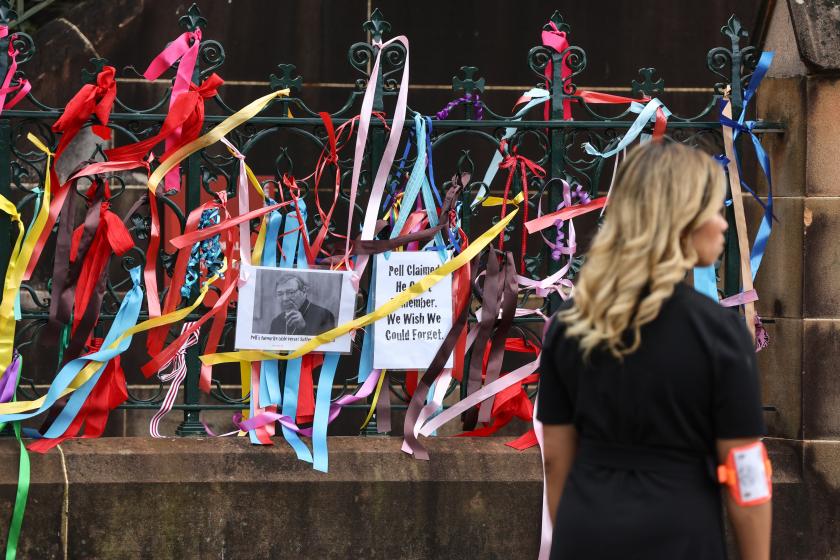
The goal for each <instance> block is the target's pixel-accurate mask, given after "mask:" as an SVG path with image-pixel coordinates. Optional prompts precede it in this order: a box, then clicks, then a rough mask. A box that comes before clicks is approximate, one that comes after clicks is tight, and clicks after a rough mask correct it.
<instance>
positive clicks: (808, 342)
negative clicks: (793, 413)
mask: <svg viewBox="0 0 840 560" xmlns="http://www.w3.org/2000/svg"><path fill="white" fill-rule="evenodd" d="M803 348H806V349H807V351H805V352H804V353H803V359H802V369H803V372H802V377H803V380H802V397H803V399H802V400H803V403H802V407H803V411H802V412H803V414H802V423H803V429H802V430H803V433H804V436H805V437H806V438H807V439H822V438H832V439H837V438H840V384H838V383H837V356H838V354H840V320H836V319H832V320H807V319H806V320H805V328H804V332H803Z"/></svg>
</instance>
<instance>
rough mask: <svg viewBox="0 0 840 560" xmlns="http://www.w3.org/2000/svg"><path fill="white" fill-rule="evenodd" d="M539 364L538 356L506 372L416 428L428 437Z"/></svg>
mask: <svg viewBox="0 0 840 560" xmlns="http://www.w3.org/2000/svg"><path fill="white" fill-rule="evenodd" d="M539 365H540V359H539V357H538V358H537V359H536V360H534V361H533V362H530V363H527V364H525V365H524V366H522V367H520V368H518V369H515V370H514V371H512V372H510V373H508V374H507V375H503V376H502V377H500V378H499V379H497V380H496V381H493V382H492V383H489V384H487V385H485V386H484V387H482V388H481V389H479V390H478V391H476V392H475V393H473V394H471V395H469V396H467V397H466V398H464V399H462V400H461V401H458V403H457V404H455V405H453V406H451V407H449V408H447V409H446V410H444V411H443V412H441V413H440V414H438V415H437V416H435V417H434V418H432V419H431V420H429V421H428V422H426V423H425V424H424V425H423V427H422V428H420V429H419V430H418V431H419V433H420V435H423V436H426V437H428V436H429V434H431V433H432V432H434V431H435V430H437V429H438V428H440V427H441V426H443V425H444V424H446V423H447V422H449V421H450V420H454V419H455V418H458V417H459V416H460V415H461V413H462V412H465V411H467V410H469V409H470V408H472V407H474V406H475V405H477V404H479V403H480V402H482V401H484V400H486V399H489V398H490V397H492V396H494V395H496V394H497V393H499V392H500V391H504V390H505V389H507V388H508V387H510V386H511V385H514V384H516V383H519V382H520V381H522V380H523V379H525V378H526V377H528V376H529V375H531V374H532V373H534V372H535V371H537V368H538V367H539Z"/></svg>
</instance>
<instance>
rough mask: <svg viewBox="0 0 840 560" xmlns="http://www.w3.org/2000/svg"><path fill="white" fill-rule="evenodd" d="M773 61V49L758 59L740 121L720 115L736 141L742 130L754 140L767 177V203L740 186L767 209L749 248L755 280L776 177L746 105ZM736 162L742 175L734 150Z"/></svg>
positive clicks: (768, 227)
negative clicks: (748, 117)
mask: <svg viewBox="0 0 840 560" xmlns="http://www.w3.org/2000/svg"><path fill="white" fill-rule="evenodd" d="M772 61H773V52H771V51H765V52H763V53H761V57H760V58H759V60H758V64H757V65H756V68H755V71H754V72H753V75H752V77H751V78H750V83H749V84H748V85H747V88H746V89H745V90H744V106H743V109H742V111H741V114H740V115H739V116H738V120H732V119H729V118H726V117H724V116H723V115H721V116H720V123H721V125H723V126H728V127H730V128H732V130H733V132H732V139H733V141H734V140H735V139H736V138H738V135H739V134H741V133H742V132H743V133H745V134H747V135H749V137H750V140H752V145H753V149H754V150H755V155H756V159H757V160H758V163H759V165H760V166H761V169H762V171H763V172H764V176H765V177H766V178H767V203H766V204H765V203H764V202H762V201H761V199H760V198H758V195H756V193H755V192H754V191H753V190H752V189H750V188H749V186H748V185H747V184H746V183H745V182H744V181H741V186H742V187H743V188H744V189H745V190H747V191H748V192H749V193H750V194H752V195H753V197H754V198H755V199H756V200H758V202H759V204H761V205H762V207H763V208H764V216H763V217H762V219H761V225H760V226H759V228H758V233H757V234H756V236H755V241H753V246H752V250H751V251H750V268H751V269H752V276H753V280H755V276H756V274H757V273H758V268H759V267H760V266H761V261H762V259H763V258H764V252H765V251H766V249H767V240H768V239H769V238H770V233H771V230H772V229H773V218H774V217H773V180H772V178H771V174H770V157H769V156H768V155H767V152H765V151H764V147H763V146H762V145H761V141H760V140H759V139H758V137H757V136H756V135H755V133H754V132H753V130H754V128H755V126H756V121H747V120H745V119H746V115H747V106H748V105H749V103H750V101H751V100H752V98H753V96H755V92H756V91H757V90H758V86H759V85H760V84H761V80H762V79H764V76H765V75H766V74H767V70H768V69H769V68H770V64H771V63H772ZM724 103H725V101H724ZM735 163H736V165H737V167H738V171H739V174H740V171H741V158H740V156H739V155H738V152H737V151H736V152H735ZM734 195H735V193H733V196H734Z"/></svg>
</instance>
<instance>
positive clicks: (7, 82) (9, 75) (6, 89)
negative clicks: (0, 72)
mask: <svg viewBox="0 0 840 560" xmlns="http://www.w3.org/2000/svg"><path fill="white" fill-rule="evenodd" d="M8 35H9V28H8V27H7V26H5V25H2V26H0V39H2V38H4V37H8ZM14 40H15V36H14V35H12V36H11V38H10V39H9V69H8V70H7V71H6V77H5V78H3V84H2V86H0V113H2V112H3V109H11V108H12V107H14V106H15V105H17V104H18V103H20V101H21V100H22V99H23V98H24V97H26V94H27V93H29V90H31V89H32V84H30V83H29V80H27V79H25V78H23V79H21V80H20V82H18V84H17V85H16V86H12V79H14V77H15V73H16V72H17V55H18V54H19V53H20V51H18V50H17V49H15V46H14ZM14 92H17V93H16V95H15V96H14V97H13V98H12V99H10V100H9V101H8V102H7V101H6V96H7V95H8V94H10V93H14Z"/></svg>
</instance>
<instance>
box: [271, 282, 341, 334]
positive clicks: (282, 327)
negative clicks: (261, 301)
mask: <svg viewBox="0 0 840 560" xmlns="http://www.w3.org/2000/svg"><path fill="white" fill-rule="evenodd" d="M308 290H309V286H308V285H307V283H306V282H305V281H304V280H303V278H300V277H299V276H292V275H282V276H280V278H279V280H278V282H277V286H276V287H275V289H274V295H275V297H276V298H277V301H278V302H279V304H280V314H279V315H277V316H276V317H275V318H274V319H273V320H272V321H271V334H297V335H305V336H315V335H318V334H321V333H323V332H326V331H328V330H330V329H333V328H335V326H336V321H335V315H334V314H333V313H331V312H330V311H328V310H327V309H324V308H323V307H321V306H320V305H317V304H315V303H312V302H311V301H310V300H309V298H308V297H307V291H308Z"/></svg>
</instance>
